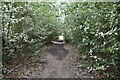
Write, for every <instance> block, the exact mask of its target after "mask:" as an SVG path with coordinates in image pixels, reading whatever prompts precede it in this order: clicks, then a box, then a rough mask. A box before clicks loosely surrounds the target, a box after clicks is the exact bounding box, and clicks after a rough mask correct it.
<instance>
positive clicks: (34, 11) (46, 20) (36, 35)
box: [2, 2, 58, 63]
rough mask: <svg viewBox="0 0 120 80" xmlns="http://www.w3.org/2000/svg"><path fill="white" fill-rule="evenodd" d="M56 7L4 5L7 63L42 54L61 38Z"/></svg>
mask: <svg viewBox="0 0 120 80" xmlns="http://www.w3.org/2000/svg"><path fill="white" fill-rule="evenodd" d="M56 11H57V9H56V8H55V6H54V4H53V3H40V4H38V3H18V2H16V3H7V2H5V3H2V24H3V29H2V31H3V63H4V62H5V63H6V62H10V61H11V60H12V59H13V58H18V57H23V56H28V55H29V56H30V55H34V54H37V53H40V51H41V48H42V46H43V45H45V44H47V43H49V42H50V40H51V39H53V36H55V35H57V31H56V26H57V24H58V23H57V18H55V17H56V15H57V14H56V13H55V12H56Z"/></svg>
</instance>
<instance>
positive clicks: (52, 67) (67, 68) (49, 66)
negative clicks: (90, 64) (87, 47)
mask: <svg viewBox="0 0 120 80" xmlns="http://www.w3.org/2000/svg"><path fill="white" fill-rule="evenodd" d="M75 51H76V50H75V49H74V48H73V47H72V46H71V45H68V44H67V45H64V46H62V45H50V46H47V47H46V49H45V51H43V54H45V57H44V59H40V58H34V57H33V58H31V59H30V60H29V62H28V63H27V64H26V65H24V66H21V68H20V67H19V68H17V69H16V70H15V72H18V75H17V77H19V78H94V76H95V75H94V74H91V73H89V72H88V70H85V69H80V68H79V70H78V68H76V67H75V64H76V62H75V61H76V60H75V58H74V55H75V54H76V52H75ZM15 72H14V74H16V73H15Z"/></svg>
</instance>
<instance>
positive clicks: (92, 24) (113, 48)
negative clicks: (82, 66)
mask: <svg viewBox="0 0 120 80" xmlns="http://www.w3.org/2000/svg"><path fill="white" fill-rule="evenodd" d="M66 16H67V17H66V19H65V20H66V24H67V25H68V26H70V28H71V31H70V32H68V34H70V35H69V39H70V41H71V43H73V44H76V46H77V47H78V50H79V53H81V54H80V55H79V56H81V55H85V56H86V58H87V61H88V63H89V62H90V63H91V64H92V65H91V67H93V68H94V70H95V71H99V70H104V71H102V72H103V73H104V74H105V75H107V76H109V75H111V74H112V75H111V76H115V75H116V76H118V74H119V69H120V68H119V66H120V65H119V64H118V63H119V59H120V56H119V55H120V54H119V50H120V42H119V38H118V37H119V36H120V34H119V32H120V27H119V24H118V22H119V21H118V13H117V3H78V2H77V3H70V4H69V5H68V7H67V10H66ZM111 70H112V71H111ZM106 71H107V72H108V73H109V74H108V73H106ZM116 72H117V73H118V74H116Z"/></svg>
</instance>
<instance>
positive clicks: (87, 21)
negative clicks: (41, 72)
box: [2, 2, 120, 76]
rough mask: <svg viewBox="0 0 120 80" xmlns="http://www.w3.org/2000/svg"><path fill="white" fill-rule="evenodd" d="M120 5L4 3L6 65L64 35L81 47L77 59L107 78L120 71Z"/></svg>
mask: <svg viewBox="0 0 120 80" xmlns="http://www.w3.org/2000/svg"><path fill="white" fill-rule="evenodd" d="M119 11H120V4H119V3H80V2H74V3H53V2H52V3H50V2H46V3H19V2H15V3H8V2H4V3H2V25H3V27H2V35H3V38H2V39H3V40H2V42H3V64H6V63H7V64H8V63H9V64H10V61H12V60H13V59H18V58H20V57H27V56H31V55H36V54H40V52H41V50H42V47H43V46H45V45H47V44H49V43H50V42H51V40H55V39H56V37H57V36H58V34H59V35H61V34H62V35H64V36H65V37H66V41H67V42H68V43H70V44H74V45H76V47H77V48H78V56H77V58H84V62H87V63H89V65H87V67H88V68H89V69H90V68H91V69H92V70H93V71H95V72H97V73H99V74H104V75H107V76H119V74H120V73H119V70H120V39H119V36H120V27H119V26H120V24H119V19H120V12H119Z"/></svg>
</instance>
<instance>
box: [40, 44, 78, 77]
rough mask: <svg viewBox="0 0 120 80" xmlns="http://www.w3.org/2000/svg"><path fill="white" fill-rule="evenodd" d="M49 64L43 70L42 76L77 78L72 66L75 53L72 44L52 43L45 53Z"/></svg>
mask: <svg viewBox="0 0 120 80" xmlns="http://www.w3.org/2000/svg"><path fill="white" fill-rule="evenodd" d="M45 54H46V55H47V60H48V64H46V67H45V68H44V69H43V70H42V73H41V77H42V78H75V77H77V76H76V74H75V72H74V71H73V69H72V66H71V60H70V59H71V57H72V56H73V55H74V54H75V52H74V50H73V48H72V47H71V46H70V45H65V46H59V45H58V46H57V45H52V46H51V47H49V50H48V51H47V52H46V53H45Z"/></svg>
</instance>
